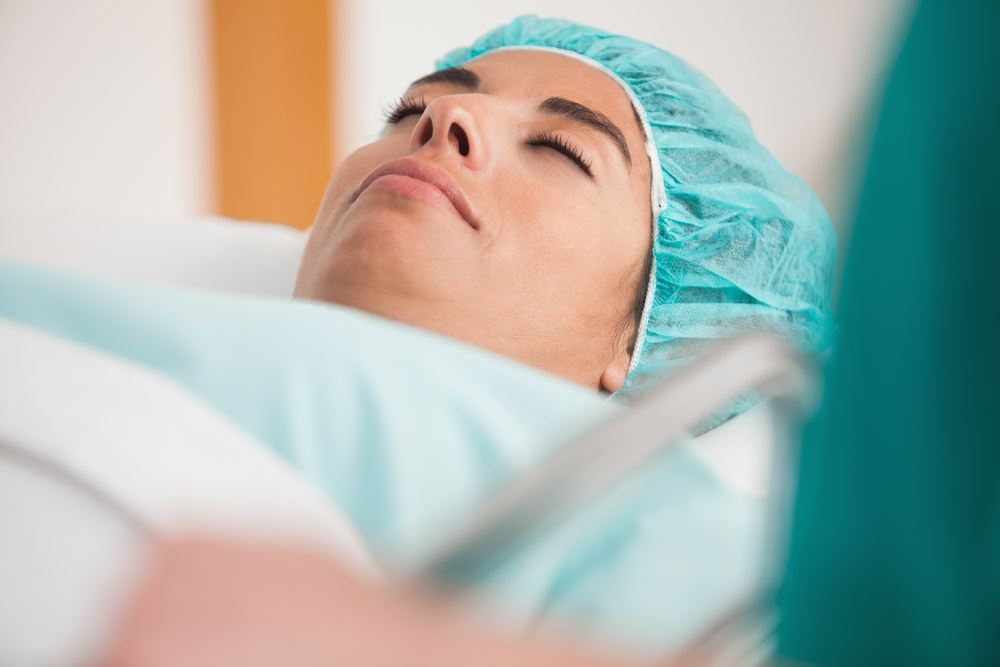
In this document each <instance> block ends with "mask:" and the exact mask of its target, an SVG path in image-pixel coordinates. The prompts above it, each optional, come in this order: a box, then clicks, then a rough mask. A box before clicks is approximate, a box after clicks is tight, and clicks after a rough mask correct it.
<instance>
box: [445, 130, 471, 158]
mask: <svg viewBox="0 0 1000 667" xmlns="http://www.w3.org/2000/svg"><path fill="white" fill-rule="evenodd" d="M448 140H449V141H455V142H456V143H457V144H458V152H459V154H460V155H461V156H462V157H467V156H468V155H469V137H468V135H467V134H466V133H465V130H463V129H462V126H461V125H458V124H457V123H452V124H451V127H450V128H448Z"/></svg>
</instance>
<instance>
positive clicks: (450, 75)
mask: <svg viewBox="0 0 1000 667" xmlns="http://www.w3.org/2000/svg"><path fill="white" fill-rule="evenodd" d="M432 83H438V84H442V83H443V84H451V85H453V86H459V87H460V88H465V89H467V90H478V89H479V84H480V83H481V79H480V78H479V75H478V74H476V73H475V72H473V71H472V70H470V69H465V68H464V67H462V66H458V67H449V68H448V69H443V70H440V71H437V72H431V73H430V74H428V75H427V76H422V77H420V78H419V79H417V80H416V81H414V82H413V83H411V84H410V88H413V87H415V86H426V85H430V84H432Z"/></svg>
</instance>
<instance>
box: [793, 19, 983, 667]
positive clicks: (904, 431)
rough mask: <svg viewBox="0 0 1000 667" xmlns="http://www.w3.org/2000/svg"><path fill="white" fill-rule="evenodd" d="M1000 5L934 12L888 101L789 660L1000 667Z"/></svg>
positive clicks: (862, 223)
mask: <svg viewBox="0 0 1000 667" xmlns="http://www.w3.org/2000/svg"><path fill="white" fill-rule="evenodd" d="M998 27H1000V4H998V3H996V2H992V1H989V2H987V1H983V0H973V1H959V2H937V1H929V2H923V3H922V4H921V5H920V7H919V8H918V10H917V13H916V15H915V17H914V20H913V23H912V25H911V28H910V33H909V36H908V38H907V40H906V42H905V43H904V46H903V48H902V51H901V52H900V55H899V59H898V61H897V64H896V67H895V69H894V71H893V74H892V75H891V78H890V80H889V83H888V87H887V88H886V91H885V94H884V98H883V101H882V107H881V112H880V117H879V119H878V122H877V126H876V130H875V134H874V142H873V145H872V150H871V154H870V158H869V164H868V169H867V174H866V177H865V181H864V186H863V189H862V196H861V200H860V205H859V209H858V213H857V220H856V222H855V227H854V231H853V234H852V237H851V242H850V246H849V252H848V257H847V266H846V268H845V277H844V285H843V290H842V304H841V308H840V312H839V315H840V318H841V321H840V327H839V328H840V336H839V340H838V341H837V343H836V348H835V359H834V362H833V364H832V366H831V368H830V369H829V371H828V374H827V378H826V395H827V398H826V400H825V401H824V404H823V409H822V411H821V412H820V414H819V415H818V417H817V418H816V419H815V421H814V422H813V423H812V424H811V425H810V427H809V429H808V431H807V433H806V437H805V441H804V444H803V449H802V454H801V462H800V473H799V477H800V482H799V491H798V494H797V501H796V506H795V512H794V521H793V526H792V534H791V542H790V545H791V546H790V552H789V561H788V568H787V574H786V577H785V580H784V583H783V584H782V586H781V589H780V592H779V596H778V605H779V608H780V610H781V618H782V620H781V624H780V629H779V645H780V651H781V653H782V654H783V655H784V656H785V657H786V658H788V659H790V660H792V661H794V662H796V663H805V664H811V665H845V666H849V665H880V666H881V665H913V666H922V665H949V666H950V665H963V666H974V665H984V666H985V665H1000V416H998V414H997V409H996V408H997V403H998V399H1000V391H998V388H997V383H998V381H1000V355H998V354H997V349H996V348H997V340H998V337H1000V334H998V331H1000V298H998V297H997V294H996V292H995V291H994V286H995V284H996V273H995V271H994V269H995V268H996V267H995V263H996V261H997V260H996V257H997V249H998V248H1000V198H998V197H997V193H998V185H997V184H998V183H1000V161H998V159H997V155H998V154H1000V124H998V120H997V119H1000V42H998V41H997V38H996V31H997V28H998Z"/></svg>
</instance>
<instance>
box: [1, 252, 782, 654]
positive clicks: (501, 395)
mask: <svg viewBox="0 0 1000 667" xmlns="http://www.w3.org/2000/svg"><path fill="white" fill-rule="evenodd" d="M0 317H3V318H8V319H12V320H16V321H18V322H21V323H23V324H27V325H31V326H35V327H38V328H41V329H44V330H46V331H49V332H51V333H54V334H57V335H60V336H63V337H66V338H69V339H72V340H74V341H76V342H78V343H82V344H85V345H89V346H92V347H96V348H100V349H102V350H105V351H109V352H111V353H113V354H116V355H118V356H120V357H123V358H125V359H129V360H131V361H133V362H136V363H139V364H142V365H144V366H147V367H149V368H152V369H153V370H156V371H159V372H161V373H163V374H164V375H166V376H168V377H169V378H172V379H173V380H175V381H176V382H178V383H180V384H181V385H182V386H184V387H186V388H187V389H188V390H190V391H191V392H193V393H194V394H195V395H197V396H199V397H201V398H202V399H203V400H204V401H205V402H206V403H208V404H209V405H210V406H213V407H214V408H216V409H217V410H218V411H219V412H221V413H222V414H223V415H225V416H226V417H228V418H229V419H230V420H232V421H233V422H234V423H235V424H237V425H238V426H240V427H242V428H243V429H244V430H246V431H247V432H248V433H250V434H251V435H253V436H255V437H256V438H258V439H259V440H260V441H261V442H263V443H265V444H266V445H267V446H269V447H271V448H273V449H274V451H276V452H277V453H278V454H279V455H280V456H281V457H283V458H284V459H285V460H286V461H288V462H289V463H290V464H291V465H292V466H294V467H295V468H296V469H297V470H298V471H299V472H300V473H301V474H302V475H303V476H304V477H305V478H306V479H307V480H309V481H310V482H311V483H312V484H314V485H316V486H317V487H319V488H320V489H322V490H323V491H324V492H325V493H327V494H328V495H329V497H330V498H331V499H332V500H334V501H335V502H336V503H337V504H338V505H339V506H340V507H342V508H343V509H344V510H345V511H346V512H347V514H348V515H349V516H350V517H351V519H352V520H353V521H354V522H355V524H356V525H357V526H358V527H359V529H360V530H361V532H362V534H363V536H364V537H365V538H366V540H367V541H368V543H369V544H370V545H371V546H372V548H373V551H374V552H375V553H376V555H377V556H379V557H380V558H381V559H382V560H383V561H385V562H387V563H389V564H392V565H396V566H399V565H405V564H406V563H408V562H411V561H412V560H413V558H415V557H416V556H418V555H419V554H421V553H423V551H424V550H425V549H427V548H428V547H429V546H430V545H431V544H433V543H434V541H435V540H437V539H440V538H441V537H442V536H443V531H444V530H445V529H446V527H447V526H448V525H449V524H451V523H452V522H454V521H456V520H458V519H460V518H462V517H464V516H466V515H467V513H469V512H471V511H472V510H473V509H474V508H475V507H476V506H477V505H478V504H479V503H481V502H483V501H484V500H485V499H486V497H487V496H488V494H489V492H490V491H491V490H492V489H494V488H495V487H496V486H497V485H498V484H500V483H501V482H503V481H504V480H506V479H508V478H510V477H511V476H513V475H515V474H517V473H518V472H519V471H522V470H524V469H526V468H527V467H529V466H531V465H532V464H533V463H534V462H536V461H538V460H539V459H540V458H541V457H543V456H545V455H546V453H548V452H550V451H552V450H553V448H555V447H557V446H558V445H559V444H560V443H561V442H563V441H564V440H565V439H567V438H568V437H571V436H572V435H574V434H576V433H579V432H581V431H583V430H587V429H589V428H590V427H592V426H593V425H595V424H596V423H598V422H599V421H601V420H603V419H605V418H607V417H609V416H611V415H613V414H615V413H616V412H618V410H620V409H621V408H620V407H619V406H618V405H617V404H615V403H613V402H609V401H607V400H606V399H602V398H600V397H599V395H598V394H597V393H596V392H591V391H588V390H586V389H584V388H582V387H579V386H576V385H573V384H569V383H567V382H565V381H563V380H560V379H558V378H555V377H554V376H549V375H546V374H544V373H541V372H538V371H536V370H533V369H531V368H528V367H526V366H521V365H519V364H516V363H514V362H511V361H510V360H508V359H505V358H501V357H498V356H494V355H492V354H489V353H487V352H484V351H482V350H480V349H478V348H473V347H469V346H466V345H463V344H460V343H457V342H455V341H453V340H451V339H447V338H443V337H439V336H436V335H434V334H431V333H428V332H426V331H422V330H418V329H413V328H410V327H407V326H404V325H401V324H398V323H395V322H391V321H389V320H384V319H380V318H377V317H374V316H371V315H368V314H365V313H362V312H358V311H353V310H350V309H346V308H342V307H335V306H329V305H326V304H318V303H309V302H288V301H272V300H263V299H253V298H247V297H234V296H228V295H221V294H220V295H215V294H209V293H199V292H193V291H184V290H177V289H168V288H162V287H149V286H130V285H121V284H114V283H111V282H108V281H104V280H98V279H94V278H87V277H83V276H77V275H72V274H65V273H61V272H57V271H52V270H45V269H40V268H35V267H30V266H25V265H18V264H13V263H7V262H2V261H0ZM53 410H54V414H56V415H57V414H58V406H53ZM137 446H138V445H137ZM762 517H763V513H762V508H761V507H760V506H759V505H758V504H757V503H756V501H753V500H751V499H749V498H746V497H743V496H740V495H738V494H736V493H734V492H732V491H729V490H727V489H726V488H725V487H724V486H723V485H722V484H721V483H720V482H719V481H718V480H717V479H716V478H715V477H714V476H713V475H712V474H711V473H710V472H709V470H708V469H706V468H705V467H704V465H703V464H702V463H701V460H700V459H699V458H697V457H696V455H694V454H693V452H692V451H690V450H689V449H688V448H686V447H682V448H681V449H679V450H678V451H676V452H675V453H673V454H671V455H669V456H667V457H664V458H663V459H661V460H659V461H658V462H656V463H655V464H653V465H651V466H649V467H648V468H647V469H646V470H644V471H643V472H642V474H640V475H637V476H636V477H635V478H634V479H632V480H630V481H629V482H628V483H626V484H623V485H621V486H620V487H619V488H618V489H617V490H616V491H615V492H614V493H612V494H609V495H607V496H606V497H603V498H601V499H600V500H599V501H597V502H593V503H590V504H588V505H587V506H586V507H583V508H580V511H579V512H577V513H576V514H575V515H573V516H572V517H571V518H569V519H567V520H566V521H564V522H562V523H561V524H559V525H558V526H554V527H553V529H552V530H551V531H550V532H549V533H547V534H546V535H545V536H544V537H543V538H541V539H539V540H538V541H536V542H535V543H534V544H532V545H531V546H530V548H528V549H526V550H524V551H522V552H521V553H520V554H518V555H517V556H515V557H513V558H512V559H511V560H510V561H509V562H508V563H506V564H505V565H504V566H503V567H501V568H500V569H499V570H497V571H496V572H494V573H493V574H492V575H491V577H490V578H489V579H487V580H484V581H483V582H482V583H481V586H480V589H479V593H480V595H481V597H482V600H483V608H484V609H487V610H489V613H495V614H497V615H499V616H500V617H501V618H503V619H505V620H506V622H508V623H511V624H513V626H514V627H519V628H525V627H528V626H529V625H531V626H534V625H535V624H536V623H539V622H540V624H541V625H545V624H554V625H558V626H559V627H563V628H565V627H572V628H575V629H577V630H579V631H581V632H585V633H586V636H587V637H588V638H590V639H592V640H594V641H599V642H602V643H604V644H606V645H608V646H613V647H620V648H623V649H626V650H628V651H631V652H636V653H643V654H647V653H658V652H662V651H664V650H667V649H670V648H672V647H674V646H676V645H677V643H678V642H680V641H682V640H683V639H684V638H686V637H687V636H689V635H690V634H691V633H692V632H694V631H695V630H696V629H697V628H698V627H699V626H700V625H701V624H703V623H705V622H706V621H707V620H709V619H710V618H711V617H712V616H713V615H715V614H717V613H718V612H719V611H721V610H722V609H724V608H725V607H726V606H727V605H728V604H731V603H732V602H733V601H734V599H735V598H736V597H738V596H740V595H741V594H742V593H744V592H745V591H746V589H747V588H748V587H749V586H751V585H753V583H754V580H755V575H756V573H757V569H758V567H759V564H760V561H761V554H760V549H761V536H762V532H763V531H762V530H761V528H760V523H761V521H762Z"/></svg>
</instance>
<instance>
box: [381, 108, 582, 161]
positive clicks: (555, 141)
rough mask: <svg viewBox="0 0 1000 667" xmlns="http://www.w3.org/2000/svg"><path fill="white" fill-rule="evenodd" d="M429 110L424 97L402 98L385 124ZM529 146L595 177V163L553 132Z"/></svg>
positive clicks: (388, 113)
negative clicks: (554, 154)
mask: <svg viewBox="0 0 1000 667" xmlns="http://www.w3.org/2000/svg"><path fill="white" fill-rule="evenodd" d="M426 109H427V101H426V100H425V99H424V98H423V97H401V98H400V99H399V100H397V101H396V102H394V103H393V104H391V105H390V106H389V107H388V108H387V109H385V110H384V111H383V112H382V115H383V117H384V118H385V122H386V123H388V124H389V125H395V124H397V123H399V122H401V121H402V120H403V119H404V118H406V117H407V116H413V115H420V114H422V113H423V112H424V111H425V110H426ZM526 143H527V144H528V145H529V146H540V147H543V148H551V149H553V150H555V151H557V152H559V153H562V154H563V155H565V156H566V157H567V158H569V160H570V161H572V162H573V163H574V164H576V166H577V167H579V168H580V170H581V171H582V172H583V173H585V174H586V175H587V176H588V177H590V178H593V177H594V171H593V168H592V167H593V163H592V162H591V161H590V160H588V159H587V158H586V157H584V155H583V153H582V152H581V151H580V149H579V148H577V147H576V146H574V145H573V144H571V143H570V142H569V141H567V140H566V139H564V138H563V137H561V136H559V135H558V134H552V133H551V132H534V133H532V134H531V135H530V136H529V137H528V140H527V142H526Z"/></svg>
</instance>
